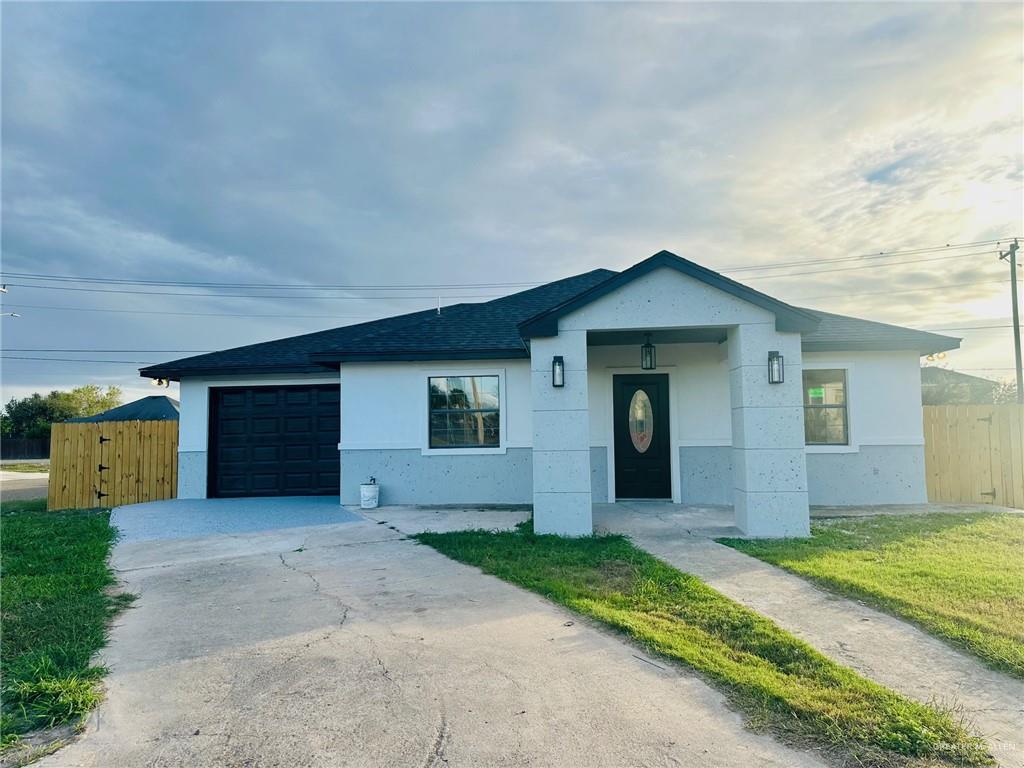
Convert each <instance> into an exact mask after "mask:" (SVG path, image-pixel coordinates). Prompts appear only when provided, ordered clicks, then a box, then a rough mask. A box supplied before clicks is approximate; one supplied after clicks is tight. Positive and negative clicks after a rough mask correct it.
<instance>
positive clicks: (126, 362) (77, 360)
mask: <svg viewBox="0 0 1024 768" xmlns="http://www.w3.org/2000/svg"><path fill="white" fill-rule="evenodd" d="M0 360H35V361H45V362H48V363H116V364H117V365H151V364H152V363H151V361H148V360H85V359H80V358H74V357H21V356H18V355H2V356H0Z"/></svg>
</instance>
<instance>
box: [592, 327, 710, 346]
mask: <svg viewBox="0 0 1024 768" xmlns="http://www.w3.org/2000/svg"><path fill="white" fill-rule="evenodd" d="M647 334H650V335H651V343H652V344H702V343H712V342H713V343H719V344H720V343H721V342H723V341H725V339H726V329H725V328H715V327H710V328H661V329H658V328H652V329H650V330H645V329H643V328H641V329H636V330H628V331H587V345H588V346H591V347H606V346H617V345H623V346H628V345H632V344H643V343H644V342H645V341H647Z"/></svg>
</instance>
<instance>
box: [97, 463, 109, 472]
mask: <svg viewBox="0 0 1024 768" xmlns="http://www.w3.org/2000/svg"><path fill="white" fill-rule="evenodd" d="M106 469H110V467H105V466H103V465H102V464H100V465H99V466H97V467H96V471H97V472H102V471H104V470H106Z"/></svg>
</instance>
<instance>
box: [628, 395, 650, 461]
mask: <svg viewBox="0 0 1024 768" xmlns="http://www.w3.org/2000/svg"><path fill="white" fill-rule="evenodd" d="M629 439H630V440H632V441H633V447H634V448H636V449H637V451H638V452H639V453H645V452H646V451H647V449H648V448H650V447H651V440H653V439H654V409H653V408H652V407H651V399H650V398H649V397H647V393H646V392H644V391H643V390H642V389H638V390H637V391H636V392H634V393H633V399H632V400H630V401H629Z"/></svg>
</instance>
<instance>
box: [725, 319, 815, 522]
mask: <svg viewBox="0 0 1024 768" xmlns="http://www.w3.org/2000/svg"><path fill="white" fill-rule="evenodd" d="M771 350H778V351H779V352H780V353H781V354H782V355H783V356H784V360H785V381H784V383H782V384H769V383H768V352H769V351H771ZM802 380H803V365H802V360H801V353H800V334H798V333H780V332H778V331H776V330H775V324H774V323H773V322H769V323H754V324H749V325H739V326H735V327H733V328H731V329H730V330H729V392H730V398H731V401H732V446H733V448H732V464H733V481H734V483H733V484H734V491H733V499H734V501H733V503H734V508H735V512H736V525H737V526H738V527H739V528H740V530H742V531H743V532H744V533H745V534H747V535H749V536H765V537H774V536H807V535H809V534H810V512H809V509H808V506H807V459H806V456H805V453H804V414H803V395H802V390H801V388H802Z"/></svg>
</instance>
